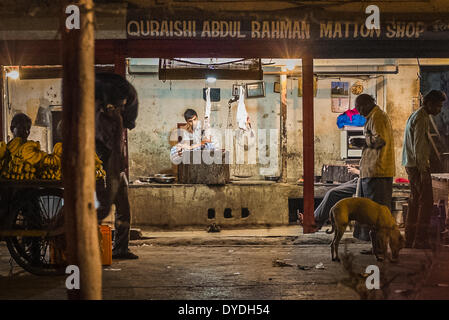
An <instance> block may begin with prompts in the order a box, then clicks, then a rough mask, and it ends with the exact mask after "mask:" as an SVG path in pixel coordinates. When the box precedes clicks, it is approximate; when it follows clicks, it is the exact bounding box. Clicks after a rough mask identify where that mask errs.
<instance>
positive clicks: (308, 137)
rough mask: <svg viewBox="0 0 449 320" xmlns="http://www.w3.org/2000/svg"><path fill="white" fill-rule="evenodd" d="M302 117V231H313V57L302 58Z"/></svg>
mask: <svg viewBox="0 0 449 320" xmlns="http://www.w3.org/2000/svg"><path fill="white" fill-rule="evenodd" d="M302 88H303V90H302V92H303V97H302V117H303V124H302V125H303V170H304V187H303V196H304V229H303V230H304V233H311V232H312V231H313V228H312V225H313V224H314V223H315V219H314V217H313V211H314V180H315V174H314V171H315V159H314V152H315V150H314V137H315V133H314V119H313V118H314V117H313V58H312V57H310V56H307V57H303V59H302Z"/></svg>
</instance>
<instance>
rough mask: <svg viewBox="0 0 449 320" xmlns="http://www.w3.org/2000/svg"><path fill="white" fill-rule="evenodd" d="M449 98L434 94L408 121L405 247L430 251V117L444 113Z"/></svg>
mask: <svg viewBox="0 0 449 320" xmlns="http://www.w3.org/2000/svg"><path fill="white" fill-rule="evenodd" d="M444 101H446V95H445V93H444V92H442V91H439V90H432V91H430V92H429V93H428V94H426V96H425V97H424V101H423V106H422V107H421V108H419V109H418V110H416V111H415V112H413V113H412V115H411V116H410V117H409V118H408V120H407V125H406V127H405V134H404V146H403V149H402V165H403V166H405V170H406V171H407V174H408V179H409V180H410V189H411V194H410V199H409V205H408V208H409V209H408V210H409V211H408V215H407V219H406V226H405V246H406V247H407V248H415V249H429V248H430V245H429V239H428V228H429V224H430V216H431V214H432V210H433V194H432V179H431V177H430V160H429V158H430V141H429V126H430V117H429V116H430V115H437V114H439V113H440V112H441V108H442V107H443V102H444Z"/></svg>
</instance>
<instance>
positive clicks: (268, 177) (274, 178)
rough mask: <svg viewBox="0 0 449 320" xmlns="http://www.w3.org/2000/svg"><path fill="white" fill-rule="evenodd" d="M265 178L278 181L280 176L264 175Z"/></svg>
mask: <svg viewBox="0 0 449 320" xmlns="http://www.w3.org/2000/svg"><path fill="white" fill-rule="evenodd" d="M264 178H265V180H267V181H278V180H279V178H280V177H279V176H264Z"/></svg>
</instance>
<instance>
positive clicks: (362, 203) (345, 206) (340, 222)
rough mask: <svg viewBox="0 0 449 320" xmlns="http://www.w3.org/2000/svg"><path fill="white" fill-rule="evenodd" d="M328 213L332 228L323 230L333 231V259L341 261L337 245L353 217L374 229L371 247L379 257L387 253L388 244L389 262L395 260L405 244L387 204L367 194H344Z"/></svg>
mask: <svg viewBox="0 0 449 320" xmlns="http://www.w3.org/2000/svg"><path fill="white" fill-rule="evenodd" d="M330 217H331V221H332V229H331V230H330V231H329V230H327V231H326V233H328V234H331V233H333V232H334V231H335V235H334V239H333V240H332V243H331V255H332V261H340V259H339V258H338V245H339V243H340V240H341V238H342V237H343V234H344V233H345V231H346V227H347V226H348V224H349V222H350V221H352V220H356V221H358V222H359V223H360V224H366V225H369V226H370V227H371V228H372V229H373V230H374V231H375V232H376V243H373V248H378V250H374V251H375V254H376V258H377V260H378V261H382V260H384V258H385V256H386V255H387V248H388V244H389V245H390V249H391V256H392V257H391V262H396V261H397V259H398V257H399V250H401V249H402V248H403V247H404V238H403V237H402V235H401V233H400V231H399V228H398V226H397V224H396V221H395V219H394V218H393V216H392V215H391V213H390V210H389V209H388V207H386V206H383V205H380V204H378V203H376V202H374V201H372V200H371V199H368V198H347V199H343V200H340V201H338V202H337V203H336V204H335V205H334V206H333V207H332V209H331V210H330Z"/></svg>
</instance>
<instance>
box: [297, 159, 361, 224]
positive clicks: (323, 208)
mask: <svg viewBox="0 0 449 320" xmlns="http://www.w3.org/2000/svg"><path fill="white" fill-rule="evenodd" d="M348 172H349V173H351V174H355V175H359V174H360V170H359V169H357V168H355V167H352V166H348ZM358 180H359V178H358V177H357V178H354V179H352V180H351V181H348V182H345V183H343V184H341V185H339V186H338V187H335V188H332V189H330V190H329V191H327V192H326V195H325V196H324V198H323V201H321V203H320V205H319V206H318V207H317V208H316V209H315V212H314V213H313V216H314V218H315V225H314V226H313V227H314V229H315V232H316V231H318V230H320V229H321V228H322V227H323V225H324V224H326V222H327V221H328V220H329V212H330V210H331V208H332V207H333V206H334V205H335V204H336V203H337V202H338V201H340V200H341V199H345V198H351V197H352V196H353V195H354V194H355V193H356V190H357V182H358ZM298 220H299V224H300V225H303V220H304V214H303V213H301V212H298Z"/></svg>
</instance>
